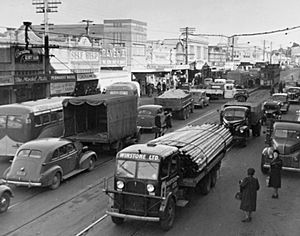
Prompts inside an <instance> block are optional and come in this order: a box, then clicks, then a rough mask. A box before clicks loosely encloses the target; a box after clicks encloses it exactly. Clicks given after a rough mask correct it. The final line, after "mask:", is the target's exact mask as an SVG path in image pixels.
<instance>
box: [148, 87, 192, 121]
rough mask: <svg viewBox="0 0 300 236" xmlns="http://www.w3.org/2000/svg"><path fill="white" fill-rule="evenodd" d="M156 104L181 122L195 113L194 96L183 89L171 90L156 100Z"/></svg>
mask: <svg viewBox="0 0 300 236" xmlns="http://www.w3.org/2000/svg"><path fill="white" fill-rule="evenodd" d="M154 104H156V105H161V106H163V107H164V109H165V110H167V111H170V112H172V115H173V117H174V118H175V117H176V118H179V119H181V120H186V119H188V118H189V116H190V113H192V112H193V111H194V103H193V99H192V95H191V94H190V93H189V92H187V91H184V90H181V89H171V90H168V91H166V92H164V93H163V94H162V95H160V96H158V97H155V98H154Z"/></svg>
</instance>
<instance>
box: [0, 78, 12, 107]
mask: <svg viewBox="0 0 300 236" xmlns="http://www.w3.org/2000/svg"><path fill="white" fill-rule="evenodd" d="M13 84H14V78H13V76H2V77H0V105H4V104H9V103H12V102H13V101H14V97H15V96H14V93H13Z"/></svg>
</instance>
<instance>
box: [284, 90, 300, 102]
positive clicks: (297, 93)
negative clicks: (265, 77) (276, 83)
mask: <svg viewBox="0 0 300 236" xmlns="http://www.w3.org/2000/svg"><path fill="white" fill-rule="evenodd" d="M286 93H287V94H288V99H289V102H295V103H299V102H300V87H289V88H287V89H286Z"/></svg>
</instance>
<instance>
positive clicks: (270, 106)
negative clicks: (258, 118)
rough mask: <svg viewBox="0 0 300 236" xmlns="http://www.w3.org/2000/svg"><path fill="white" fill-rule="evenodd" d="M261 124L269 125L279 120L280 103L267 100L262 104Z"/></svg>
mask: <svg viewBox="0 0 300 236" xmlns="http://www.w3.org/2000/svg"><path fill="white" fill-rule="evenodd" d="M262 109H263V116H262V123H263V124H270V122H271V123H273V122H274V121H275V120H278V119H281V103H280V102H279V101H275V100H267V101H265V102H264V103H263V106H262Z"/></svg>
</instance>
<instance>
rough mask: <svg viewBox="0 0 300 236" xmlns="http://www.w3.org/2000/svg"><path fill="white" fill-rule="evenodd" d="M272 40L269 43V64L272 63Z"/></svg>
mask: <svg viewBox="0 0 300 236" xmlns="http://www.w3.org/2000/svg"><path fill="white" fill-rule="evenodd" d="M272 50H273V49H272V42H271V43H270V64H272Z"/></svg>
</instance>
